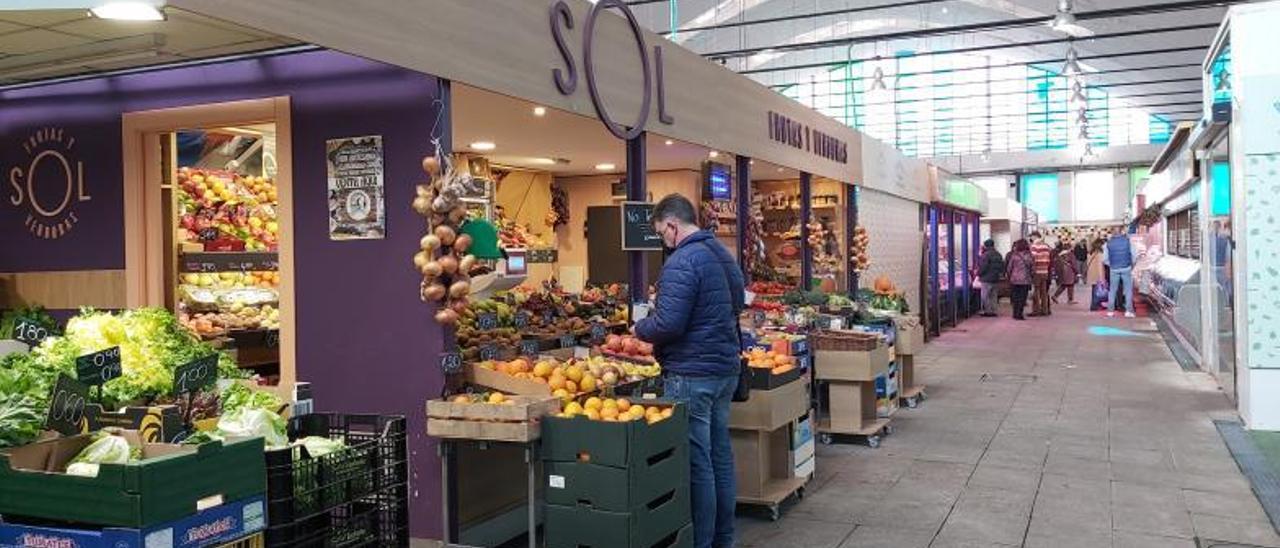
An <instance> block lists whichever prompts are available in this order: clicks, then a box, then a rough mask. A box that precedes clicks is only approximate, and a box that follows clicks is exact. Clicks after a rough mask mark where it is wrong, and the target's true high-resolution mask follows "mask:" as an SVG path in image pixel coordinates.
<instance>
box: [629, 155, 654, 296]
mask: <svg viewBox="0 0 1280 548" xmlns="http://www.w3.org/2000/svg"><path fill="white" fill-rule="evenodd" d="M647 136H648V132H644V131H642V132H640V135H637V136H636V137H635V138H633V139H630V140H628V141H627V200H629V201H635V202H644V201H648V199H649V195H648V192H649V191H648V188H647V180H648V171H649V170H648V167H647V166H648V162H647V159H646V154H645V139H646V137H647ZM645 267H646V261H645V252H644V251H628V252H627V268H628V274H629V280H630V283H629V284H628V285H629V287H630V293H631V302H632V303H645V302H649V279H648V269H647V268H645Z"/></svg>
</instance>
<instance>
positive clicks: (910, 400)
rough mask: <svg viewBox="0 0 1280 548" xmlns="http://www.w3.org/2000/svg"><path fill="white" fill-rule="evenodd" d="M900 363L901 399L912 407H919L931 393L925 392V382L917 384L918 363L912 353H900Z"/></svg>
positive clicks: (904, 403)
mask: <svg viewBox="0 0 1280 548" xmlns="http://www.w3.org/2000/svg"><path fill="white" fill-rule="evenodd" d="M898 363H899V367H900V368H901V371H900V373H899V377H900V380H899V383H900V386H901V390H902V393H901V394H900V395H899V399H900V400H901V401H902V404H903V405H906V406H907V407H909V408H911V409H915V408H916V407H919V405H920V402H922V401H924V400H926V399H928V397H929V395H928V394H927V393H925V386H924V385H923V384H916V364H915V356H914V355H911V354H907V355H901V354H899V355H898Z"/></svg>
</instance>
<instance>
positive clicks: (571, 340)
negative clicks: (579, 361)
mask: <svg viewBox="0 0 1280 548" xmlns="http://www.w3.org/2000/svg"><path fill="white" fill-rule="evenodd" d="M575 346H578V339H577V338H576V337H574V336H573V335H560V348H573V347H575Z"/></svg>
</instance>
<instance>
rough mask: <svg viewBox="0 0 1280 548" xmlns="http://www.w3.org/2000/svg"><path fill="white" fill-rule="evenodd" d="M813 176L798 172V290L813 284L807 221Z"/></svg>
mask: <svg viewBox="0 0 1280 548" xmlns="http://www.w3.org/2000/svg"><path fill="white" fill-rule="evenodd" d="M812 202H813V176H812V175H810V174H809V173H806V172H804V171H801V172H800V249H801V250H802V251H803V252H802V253H801V254H800V290H801V291H808V290H809V287H810V286H811V285H812V284H813V280H812V278H813V248H812V247H811V246H809V219H810V218H811V217H812V216H813V203H812Z"/></svg>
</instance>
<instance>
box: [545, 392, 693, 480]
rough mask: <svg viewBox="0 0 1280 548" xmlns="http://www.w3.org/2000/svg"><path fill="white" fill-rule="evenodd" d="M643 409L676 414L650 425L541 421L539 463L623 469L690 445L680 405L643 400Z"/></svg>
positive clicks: (576, 419) (584, 420) (581, 419)
mask: <svg viewBox="0 0 1280 548" xmlns="http://www.w3.org/2000/svg"><path fill="white" fill-rule="evenodd" d="M644 405H645V406H646V407H648V406H649V405H660V406H674V408H675V411H673V412H672V415H671V417H670V418H667V419H663V420H661V421H659V422H656V423H653V424H648V423H647V422H645V421H642V420H641V421H629V422H604V421H593V420H589V419H587V418H586V417H574V418H571V419H566V418H560V417H544V418H543V420H542V460H544V461H561V462H572V461H580V462H590V463H593V464H599V465H603V466H616V467H620V468H625V467H629V466H633V465H638V464H639V463H640V462H642V461H645V460H647V459H651V458H654V457H657V456H661V455H662V454H663V453H666V452H668V451H671V450H672V449H673V448H675V447H676V446H680V445H688V444H689V415H688V410H687V408H686V407H685V406H684V405H683V404H679V403H676V402H673V401H670V400H645V402H644Z"/></svg>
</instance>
